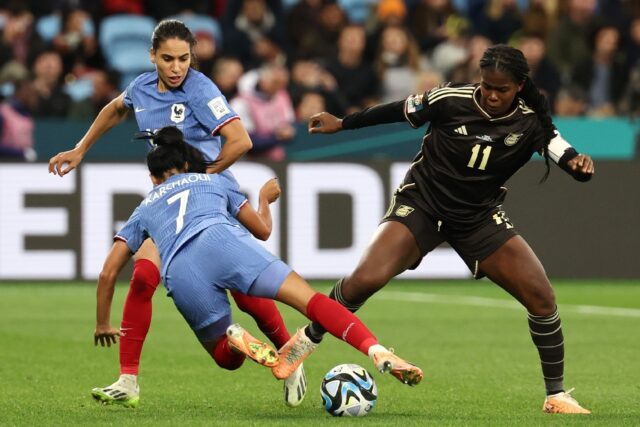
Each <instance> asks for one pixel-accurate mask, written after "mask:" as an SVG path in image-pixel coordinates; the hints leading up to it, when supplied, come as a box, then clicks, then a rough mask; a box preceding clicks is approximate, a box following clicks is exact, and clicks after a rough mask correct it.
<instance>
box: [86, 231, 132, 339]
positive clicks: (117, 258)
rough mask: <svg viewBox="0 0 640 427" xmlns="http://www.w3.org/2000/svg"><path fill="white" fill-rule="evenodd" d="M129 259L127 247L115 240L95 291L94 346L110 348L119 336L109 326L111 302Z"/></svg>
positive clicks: (114, 329) (118, 333)
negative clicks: (119, 275) (119, 276)
mask: <svg viewBox="0 0 640 427" xmlns="http://www.w3.org/2000/svg"><path fill="white" fill-rule="evenodd" d="M130 258H131V252H130V251H129V247H128V246H127V244H126V243H125V242H123V241H122V240H116V241H115V242H114V244H113V246H112V247H111V251H109V255H107V259H106V260H105V262H104V266H103V267H102V271H101V272H100V277H99V278H98V288H97V290H96V300H97V304H96V330H95V332H94V334H93V342H94V344H95V345H98V343H100V345H101V346H102V347H104V346H105V345H106V346H107V347H111V344H112V343H113V344H115V343H116V337H119V336H120V330H119V329H117V328H113V327H112V326H111V302H112V301H113V291H114V288H115V285H116V279H117V278H118V274H120V271H122V268H123V267H124V266H125V264H126V263H127V262H128V261H129V259H130Z"/></svg>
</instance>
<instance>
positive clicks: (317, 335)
mask: <svg viewBox="0 0 640 427" xmlns="http://www.w3.org/2000/svg"><path fill="white" fill-rule="evenodd" d="M343 280H344V278H342V279H340V280H338V282H336V284H335V286H334V287H333V288H331V292H329V298H331V299H332V300H336V301H338V302H339V303H340V304H341V305H342V306H343V307H345V308H346V309H347V310H349V311H350V312H352V313H355V312H356V311H358V310H359V309H360V307H362V305H363V304H364V303H361V304H351V303H349V302H347V300H345V299H344V297H343V296H342V282H343ZM307 330H308V331H309V335H310V338H311V339H313V340H314V341H316V342H320V341H321V340H322V336H323V335H324V334H325V333H326V332H327V330H326V329H325V328H323V327H322V325H321V324H320V323H318V322H312V323H311V324H310V325H309V326H308V328H307Z"/></svg>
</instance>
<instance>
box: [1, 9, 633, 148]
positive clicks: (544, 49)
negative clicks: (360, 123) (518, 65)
mask: <svg viewBox="0 0 640 427" xmlns="http://www.w3.org/2000/svg"><path fill="white" fill-rule="evenodd" d="M168 17H173V18H177V19H180V20H182V21H183V22H185V23H186V24H187V26H189V27H190V29H191V30H192V31H193V33H194V34H195V35H196V38H197V42H198V43H197V46H196V49H195V53H196V55H197V61H198V69H199V70H200V71H201V72H203V73H205V74H206V75H208V76H210V77H211V79H212V80H213V81H214V82H215V83H216V84H217V85H218V87H219V88H220V89H221V91H222V92H223V93H224V94H225V95H226V97H227V98H228V99H229V100H230V102H231V105H232V106H233V107H234V108H235V109H236V111H237V112H238V114H239V115H240V116H241V118H242V119H243V122H244V124H245V126H246V127H247V128H248V130H249V132H250V134H251V136H252V139H253V142H254V145H255V149H254V150H253V152H252V156H253V157H258V158H266V159H270V160H281V159H283V158H284V150H283V149H282V143H283V142H286V141H289V140H291V139H292V138H294V136H295V132H296V130H295V129H296V127H295V125H296V123H297V122H306V121H307V119H308V118H309V117H310V116H311V115H313V114H315V113H317V112H320V111H329V112H331V113H333V114H335V115H338V116H342V115H344V114H346V113H349V112H351V111H354V110H358V109H361V108H363V107H366V106H369V105H371V104H374V103H378V102H387V101H392V100H399V99H402V98H405V97H406V96H407V95H409V94H411V93H417V92H423V91H425V90H428V89H430V88H432V87H434V86H436V85H438V84H439V83H441V82H443V81H453V82H476V81H478V79H479V71H478V62H479V59H480V57H481V55H482V53H483V52H484V50H485V49H486V48H487V47H488V46H490V45H492V44H495V43H508V44H510V45H512V46H515V47H517V48H519V49H521V50H522V51H523V52H524V54H525V56H526V58H527V60H528V62H529V66H530V68H531V77H532V78H533V81H534V82H535V83H536V84H537V85H538V87H539V88H540V89H541V90H543V91H544V92H545V93H546V94H547V96H548V99H549V102H550V106H551V109H552V111H553V113H554V114H555V115H557V116H565V117H566V116H596V117H607V116H616V115H635V113H637V112H638V111H640V61H639V59H640V1H634V0H628V1H625V0H380V1H374V0H208V1H207V0H180V1H175V0H6V1H5V0H0V32H1V34H2V37H1V40H0V97H1V98H2V103H1V104H0V135H1V136H0V157H11V155H12V154H15V155H17V154H19V155H20V156H23V157H25V158H27V159H28V158H29V155H30V153H29V150H28V148H29V147H28V145H29V144H30V143H32V141H28V137H27V134H28V132H30V129H32V128H33V126H34V118H36V119H37V118H43V117H44V118H49V117H54V118H58V119H60V118H62V119H79V120H89V119H93V118H94V117H95V116H96V114H97V113H98V112H99V111H100V109H101V108H102V107H104V106H105V105H106V104H107V103H108V102H109V101H110V100H111V99H113V98H114V97H115V96H117V95H118V94H119V93H120V92H121V91H122V90H123V89H124V88H126V86H127V84H128V83H129V82H130V81H131V80H132V79H133V78H134V77H135V76H136V75H138V74H139V73H141V72H143V71H148V70H152V69H153V66H152V64H151V62H150V60H149V56H148V49H149V47H150V36H151V33H152V31H153V28H154V26H155V24H156V23H157V22H158V21H159V20H161V19H163V18H168ZM7 142H9V143H7Z"/></svg>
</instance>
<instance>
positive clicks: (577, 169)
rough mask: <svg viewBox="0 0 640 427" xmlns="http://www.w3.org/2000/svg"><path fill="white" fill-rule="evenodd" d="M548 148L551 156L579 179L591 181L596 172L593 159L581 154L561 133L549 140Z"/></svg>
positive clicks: (563, 168)
mask: <svg viewBox="0 0 640 427" xmlns="http://www.w3.org/2000/svg"><path fill="white" fill-rule="evenodd" d="M547 150H549V158H551V160H553V161H554V162H556V163H557V164H558V166H559V167H560V168H561V169H562V170H564V171H565V172H567V173H568V174H569V175H571V176H572V177H573V178H574V179H575V180H577V181H581V182H586V181H589V180H590V179H591V177H592V176H593V174H594V173H595V167H594V164H593V159H592V158H591V157H590V156H588V155H586V154H579V153H578V152H577V151H576V149H575V148H573V147H572V146H571V144H569V143H568V142H567V141H566V140H565V139H564V138H562V136H561V135H560V134H559V133H557V135H556V136H555V137H554V138H553V139H552V140H551V141H550V142H549V146H548V147H547Z"/></svg>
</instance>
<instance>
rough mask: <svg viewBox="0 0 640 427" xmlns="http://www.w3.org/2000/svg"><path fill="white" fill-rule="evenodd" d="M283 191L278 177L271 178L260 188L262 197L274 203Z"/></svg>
mask: <svg viewBox="0 0 640 427" xmlns="http://www.w3.org/2000/svg"><path fill="white" fill-rule="evenodd" d="M281 192H282V191H281V190H280V182H278V178H271V179H270V180H269V181H267V182H266V183H265V184H264V185H263V186H262V188H261V189H260V198H264V199H265V200H267V201H268V202H269V203H273V202H275V201H276V200H278V197H280V193H281Z"/></svg>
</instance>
